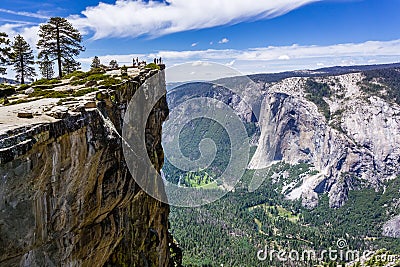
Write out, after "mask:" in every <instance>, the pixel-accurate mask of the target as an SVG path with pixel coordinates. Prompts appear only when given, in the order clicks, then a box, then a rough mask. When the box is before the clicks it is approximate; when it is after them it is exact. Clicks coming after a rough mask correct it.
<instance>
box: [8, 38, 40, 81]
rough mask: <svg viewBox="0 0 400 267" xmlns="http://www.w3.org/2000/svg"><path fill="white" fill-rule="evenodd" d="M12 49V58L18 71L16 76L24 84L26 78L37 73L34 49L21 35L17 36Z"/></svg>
mask: <svg viewBox="0 0 400 267" xmlns="http://www.w3.org/2000/svg"><path fill="white" fill-rule="evenodd" d="M11 49H12V52H11V57H10V58H11V63H12V64H13V65H14V71H15V72H16V75H15V77H16V78H17V79H18V80H20V82H21V84H24V83H25V80H26V79H28V78H31V77H33V76H35V75H36V73H35V68H34V67H32V65H34V64H35V61H34V56H33V51H32V49H31V47H30V45H29V44H28V43H27V42H26V41H25V39H24V38H23V37H22V36H21V35H17V36H15V38H14V43H13V44H12V46H11Z"/></svg>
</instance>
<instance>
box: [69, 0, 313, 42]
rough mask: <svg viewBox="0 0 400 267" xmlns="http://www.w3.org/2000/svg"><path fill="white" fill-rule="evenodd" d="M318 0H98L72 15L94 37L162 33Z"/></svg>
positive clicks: (271, 13) (263, 15)
mask: <svg viewBox="0 0 400 267" xmlns="http://www.w3.org/2000/svg"><path fill="white" fill-rule="evenodd" d="M317 1H320V0H274V1H265V0H264V1H260V0H246V1H243V0H213V1H204V0H190V1H188V0H169V1H168V2H167V1H163V2H158V1H148V2H146V1H144V0H137V1H129V0H117V1H116V2H115V4H106V3H102V2H100V3H99V4H98V5H97V6H94V7H87V8H86V10H84V11H82V16H71V17H69V19H70V20H73V24H74V25H75V26H77V27H78V28H79V29H90V30H92V31H94V37H93V38H94V39H101V38H106V37H137V36H140V35H150V36H161V35H165V34H170V33H175V32H182V31H187V30H194V29H204V28H211V27H215V26H221V25H231V24H236V23H240V22H243V21H254V20H259V19H266V18H273V17H276V16H280V15H282V14H285V13H288V12H290V11H292V10H294V9H296V8H299V7H300V6H303V5H306V4H309V3H312V2H317Z"/></svg>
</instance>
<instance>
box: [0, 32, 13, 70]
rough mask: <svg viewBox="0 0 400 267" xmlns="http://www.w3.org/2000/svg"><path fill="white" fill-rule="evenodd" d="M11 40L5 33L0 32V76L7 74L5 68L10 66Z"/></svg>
mask: <svg viewBox="0 0 400 267" xmlns="http://www.w3.org/2000/svg"><path fill="white" fill-rule="evenodd" d="M10 52H11V47H10V40H9V39H8V35H7V34H6V33H5V32H0V74H6V71H7V68H6V67H5V66H7V65H9V64H10Z"/></svg>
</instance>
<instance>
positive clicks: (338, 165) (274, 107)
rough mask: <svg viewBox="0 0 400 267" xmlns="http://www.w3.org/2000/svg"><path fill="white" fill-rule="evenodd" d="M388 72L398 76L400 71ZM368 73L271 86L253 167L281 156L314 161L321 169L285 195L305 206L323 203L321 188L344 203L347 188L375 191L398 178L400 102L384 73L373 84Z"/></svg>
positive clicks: (336, 204)
mask: <svg viewBox="0 0 400 267" xmlns="http://www.w3.org/2000/svg"><path fill="white" fill-rule="evenodd" d="M391 75H392V76H394V77H397V76H398V70H397V69H395V70H392V72H391ZM365 77H366V75H365V74H364V73H350V74H343V75H339V76H326V77H314V78H305V77H297V78H296V77H294V78H287V79H284V80H282V81H279V82H276V83H270V84H267V85H266V88H267V89H266V91H265V93H264V95H263V104H262V108H261V113H260V121H259V124H260V127H261V135H260V138H259V143H258V146H257V151H256V152H255V155H254V157H253V159H252V161H251V163H250V167H251V168H253V169H263V168H266V167H268V166H269V165H271V164H273V163H274V162H276V161H285V162H287V163H290V164H298V163H302V162H303V163H309V164H311V165H313V166H314V168H315V170H316V171H317V172H318V174H316V175H313V176H310V177H303V178H302V181H300V183H298V184H297V185H296V184H293V185H292V188H291V190H289V191H290V192H289V193H287V197H288V198H290V199H298V198H302V202H303V204H304V205H305V206H308V207H315V205H317V204H318V194H319V193H328V194H329V199H330V206H331V207H340V206H342V205H343V204H344V203H345V202H346V200H347V197H348V192H349V190H357V189H360V188H363V187H372V188H375V189H377V190H378V188H382V187H384V185H385V181H388V180H391V179H395V178H396V177H397V176H398V175H399V174H400V172H399V165H400V145H399V144H400V142H399V141H400V131H399V129H400V117H399V115H400V107H399V105H398V103H396V99H390V97H388V95H390V91H391V90H393V88H389V86H387V84H385V81H384V79H383V78H382V77H375V78H373V79H372V78H371V79H370V80H368V82H367V81H366V78H365ZM374 86H376V87H377V88H378V89H379V90H377V91H373V90H372V89H371V88H374ZM313 90H315V91H314V92H312V91H313ZM378 91H379V93H378ZM321 92H325V94H322V93H321Z"/></svg>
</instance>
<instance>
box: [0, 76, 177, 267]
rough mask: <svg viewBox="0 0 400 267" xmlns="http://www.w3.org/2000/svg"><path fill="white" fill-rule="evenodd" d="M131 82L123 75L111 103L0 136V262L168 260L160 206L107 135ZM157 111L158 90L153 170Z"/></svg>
mask: <svg viewBox="0 0 400 267" xmlns="http://www.w3.org/2000/svg"><path fill="white" fill-rule="evenodd" d="M138 87H139V83H135V82H128V83H125V84H123V85H120V86H119V87H118V88H117V89H116V96H115V97H116V98H115V99H116V100H117V101H116V102H115V101H114V102H113V101H110V99H104V100H103V101H100V102H99V103H98V104H97V108H93V109H92V108H88V109H86V110H84V111H82V112H77V113H74V114H71V115H70V116H67V117H66V118H64V119H61V120H57V121H55V122H50V123H41V124H38V125H31V126H28V127H25V128H24V129H20V130H13V131H11V132H9V133H8V135H6V136H2V142H1V151H0V152H1V153H0V159H1V165H0V265H1V266H168V264H169V247H168V246H169V239H170V237H169V234H168V214H169V207H168V205H166V204H163V203H160V202H159V201H157V200H154V199H153V198H151V197H150V196H148V195H147V194H146V193H145V192H143V191H142V190H141V189H140V188H139V187H138V186H137V185H136V183H135V181H134V179H133V177H132V176H131V174H130V172H129V170H128V168H127V166H126V163H125V159H124V156H123V151H122V145H121V139H120V138H119V136H118V134H117V132H119V133H120V132H121V127H122V118H123V114H124V110H125V108H126V104H127V102H128V101H129V99H130V97H132V95H133V94H134V93H135V90H137V88H138ZM167 115H168V107H167V103H166V101H165V98H163V99H161V100H160V101H159V102H158V103H157V105H156V106H155V107H154V112H152V113H151V114H150V117H149V118H148V124H147V129H146V134H148V135H149V136H151V137H153V138H151V139H150V141H149V140H147V142H146V145H147V149H148V153H149V154H151V155H152V157H153V158H152V162H153V163H154V165H155V168H156V169H157V170H160V169H161V167H162V164H163V151H162V147H161V144H160V139H161V125H162V122H163V121H164V120H165V119H166V117H167ZM104 118H106V119H108V120H110V121H111V122H112V123H113V125H115V128H114V129H112V128H110V127H109V126H107V124H106V123H105V121H104Z"/></svg>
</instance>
